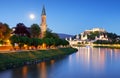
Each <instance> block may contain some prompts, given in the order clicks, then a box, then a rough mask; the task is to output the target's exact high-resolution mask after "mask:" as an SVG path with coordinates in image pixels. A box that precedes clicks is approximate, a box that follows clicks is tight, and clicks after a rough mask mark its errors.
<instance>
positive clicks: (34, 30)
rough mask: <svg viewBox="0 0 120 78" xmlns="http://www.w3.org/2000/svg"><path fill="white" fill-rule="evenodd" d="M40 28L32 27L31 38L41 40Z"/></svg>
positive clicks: (34, 25) (36, 25)
mask: <svg viewBox="0 0 120 78" xmlns="http://www.w3.org/2000/svg"><path fill="white" fill-rule="evenodd" d="M40 31H41V30H40V27H39V25H38V24H33V25H31V37H32V38H39V36H40Z"/></svg>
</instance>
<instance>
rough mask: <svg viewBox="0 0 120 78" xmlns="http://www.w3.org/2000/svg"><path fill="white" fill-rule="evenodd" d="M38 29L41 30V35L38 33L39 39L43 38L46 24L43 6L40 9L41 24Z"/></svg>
mask: <svg viewBox="0 0 120 78" xmlns="http://www.w3.org/2000/svg"><path fill="white" fill-rule="evenodd" d="M40 28H41V33H40V38H43V37H45V34H46V33H45V32H46V30H47V24H46V11H45V7H44V6H43V9H42V14H41V24H40Z"/></svg>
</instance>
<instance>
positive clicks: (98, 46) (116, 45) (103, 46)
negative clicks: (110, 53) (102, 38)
mask: <svg viewBox="0 0 120 78" xmlns="http://www.w3.org/2000/svg"><path fill="white" fill-rule="evenodd" d="M93 47H95V48H111V49H120V45H119V44H94V45H93Z"/></svg>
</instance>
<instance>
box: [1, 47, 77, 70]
mask: <svg viewBox="0 0 120 78" xmlns="http://www.w3.org/2000/svg"><path fill="white" fill-rule="evenodd" d="M75 52H77V49H75V48H59V49H50V50H35V51H29V52H26V51H24V52H14V53H0V59H1V60H2V61H0V71H4V70H8V69H12V68H17V67H22V66H24V65H31V64H37V63H40V62H43V61H49V60H52V59H57V58H61V57H64V56H66V55H69V54H72V53H75Z"/></svg>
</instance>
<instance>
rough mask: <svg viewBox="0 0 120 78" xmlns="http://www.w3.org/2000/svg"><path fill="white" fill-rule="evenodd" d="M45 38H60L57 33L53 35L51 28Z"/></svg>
mask: <svg viewBox="0 0 120 78" xmlns="http://www.w3.org/2000/svg"><path fill="white" fill-rule="evenodd" d="M44 38H54V39H55V38H59V36H58V35H57V34H56V33H52V30H50V29H49V28H48V29H47V31H46V34H45V37H44Z"/></svg>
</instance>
